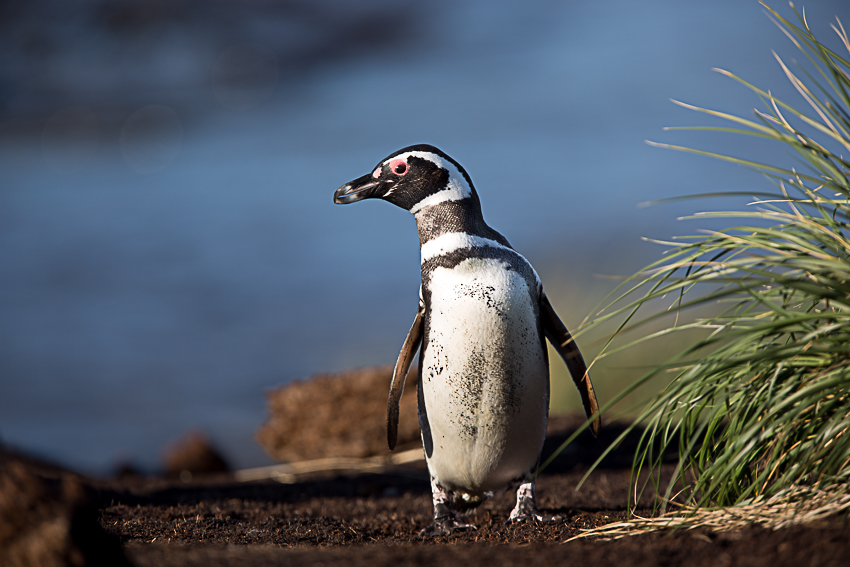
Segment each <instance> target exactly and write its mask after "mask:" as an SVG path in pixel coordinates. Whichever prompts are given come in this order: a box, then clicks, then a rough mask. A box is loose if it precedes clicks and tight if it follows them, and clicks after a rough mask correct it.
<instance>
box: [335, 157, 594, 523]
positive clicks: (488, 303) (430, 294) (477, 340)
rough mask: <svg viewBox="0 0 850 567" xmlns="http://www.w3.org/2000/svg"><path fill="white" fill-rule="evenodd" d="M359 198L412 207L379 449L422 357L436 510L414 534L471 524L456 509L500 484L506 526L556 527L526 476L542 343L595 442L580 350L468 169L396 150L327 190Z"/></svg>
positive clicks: (540, 383) (536, 426)
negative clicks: (414, 291)
mask: <svg viewBox="0 0 850 567" xmlns="http://www.w3.org/2000/svg"><path fill="white" fill-rule="evenodd" d="M363 199H382V200H384V201H387V202H389V203H392V204H393V205H396V206H398V207H401V208H402V209H406V210H408V211H410V212H411V213H412V214H413V216H414V217H415V219H416V227H417V230H418V232H419V245H420V252H421V270H422V281H421V285H420V288H419V307H418V309H417V312H416V316H415V318H414V320H413V324H412V325H411V327H410V331H409V332H408V334H407V337H406V338H405V340H404V343H403V345H402V349H401V352H400V353H399V356H398V359H397V361H396V365H395V369H394V370H393V377H392V381H391V384H390V392H389V398H388V400H387V444H388V446H389V448H390V450H392V449H394V448H395V444H396V440H397V436H398V408H399V400H400V398H401V395H402V392H403V390H404V380H405V377H406V376H407V372H408V370H409V368H410V364H411V361H412V360H413V357H414V356H416V353H417V351H419V381H418V385H417V400H418V412H419V426H420V430H421V435H422V444H423V447H424V450H425V460H426V463H427V466H428V472H429V474H430V477H431V492H432V501H433V512H434V519H433V522H432V523H431V524H430V525H429V526H428V527H427V528H425V529H423V530H422V532H420V533H421V535H422V536H426V537H427V536H436V535H442V534H448V533H451V532H452V531H454V530H458V529H468V528H474V526H472V525H470V524H467V523H465V522H464V520H463V518H462V515H461V514H462V513H463V512H465V511H466V510H468V509H470V508H472V507H475V506H477V505H478V504H480V503H481V502H483V500H484V499H485V498H486V497H487V496H490V495H492V493H493V492H494V491H497V490H503V489H516V506H515V507H514V508H513V510H512V511H511V513H510V516H509V519H508V521H509V522H517V521H525V520H530V521H538V522H551V521H554V520H556V519H557V518H553V517H551V516H546V515H543V514H541V513H540V512H539V511H538V509H537V502H536V499H535V493H534V481H533V475H534V473H535V471H536V469H537V467H538V465H539V462H540V453H541V451H542V448H543V441H544V439H545V436H546V425H547V422H548V418H549V361H548V354H547V349H546V340H547V339H548V340H549V341H550V342H551V343H552V345H553V346H554V348H555V350H556V351H557V352H558V354H559V355H560V356H561V357H562V358H563V360H564V362H565V363H566V365H567V368H568V369H569V371H570V374H571V376H572V379H573V381H574V382H575V385H576V386H577V388H578V390H579V393H580V394H581V399H582V404H583V406H584V410H585V413H586V414H587V416H588V418H590V417H591V416H594V418H595V419H594V420H593V422H592V424H591V431H592V432H593V434H594V435H597V434H598V432H599V428H600V426H601V420H600V416H599V404H598V402H597V399H596V394H595V393H594V390H593V384H592V383H591V381H590V376H589V375H588V372H587V367H586V365H585V362H584V359H583V358H582V355H581V352H580V351H579V349H578V346H577V345H576V343H575V341H574V340H573V338H572V336H571V335H570V332H569V331H568V330H567V328H566V326H564V324H563V323H562V322H561V320H560V318H559V317H558V315H557V314H556V313H555V310H554V309H553V308H552V304H551V303H550V302H549V299H548V298H547V297H546V294H545V293H544V291H543V285H542V284H541V281H540V278H539V277H538V275H537V272H536V271H535V270H534V268H533V267H532V266H531V264H530V263H529V262H528V260H526V259H525V258H524V257H523V256H522V255H520V254H519V253H518V252H517V251H516V250H514V249H513V247H512V246H511V245H510V244H509V243H508V241H507V239H506V238H505V237H504V236H502V235H501V234H499V233H498V232H496V231H495V230H494V229H492V228H490V226H489V225H487V223H486V222H485V221H484V216H483V214H482V212H481V202H480V200H479V198H478V193H477V192H476V191H475V187H474V186H473V184H472V179H470V177H469V175H468V174H467V172H466V170H465V169H464V168H463V167H462V166H461V165H460V164H459V163H458V162H457V161H455V160H454V159H452V158H451V157H449V156H448V155H447V154H445V153H444V152H442V151H441V150H439V149H437V148H435V147H434V146H431V145H427V144H419V145H414V146H409V147H406V148H403V149H401V150H398V151H397V152H395V153H393V154H391V155H389V156H388V157H386V158H385V159H383V160H382V161H381V162H380V163H379V164H378V165H377V166H376V167H375V168H373V170H372V171H371V173H368V174H366V175H364V176H362V177H360V178H358V179H355V180H354V181H351V182H349V183H346V184H345V185H342V186H341V187H339V188H338V189H337V190H336V191H335V192H334V203H336V204H349V203H354V202H357V201H361V200H363Z"/></svg>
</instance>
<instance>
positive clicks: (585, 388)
mask: <svg viewBox="0 0 850 567" xmlns="http://www.w3.org/2000/svg"><path fill="white" fill-rule="evenodd" d="M540 317H541V318H542V319H543V332H544V333H545V334H546V338H547V339H549V342H550V343H552V346H554V347H555V350H557V351H558V354H560V355H561V358H563V359H564V363H565V364H566V365H567V368H568V369H569V371H570V375H571V376H572V377H573V382H574V383H575V385H576V388H578V392H579V394H581V403H582V405H583V406H584V413H585V414H586V415H587V417H590V416H592V415H594V414H596V419H594V420H593V423H591V424H590V430H591V431H592V432H593V435H594V436H598V435H599V429H600V427H601V426H602V419H601V417H600V416H599V413H598V412H599V402H598V401H597V400H596V393H595V392H594V391H593V383H592V382H591V381H590V375H589V374H588V373H587V366H586V365H585V363H584V358H582V356H581V351H579V349H578V345H576V343H575V341H574V340H573V337H572V335H571V334H570V332H569V331H568V330H567V327H566V325H564V323H563V322H561V319H560V318H559V317H558V314H557V313H555V309H554V308H553V307H552V304H551V303H549V298H548V297H546V294H545V293H543V291H542V290H541V292H540Z"/></svg>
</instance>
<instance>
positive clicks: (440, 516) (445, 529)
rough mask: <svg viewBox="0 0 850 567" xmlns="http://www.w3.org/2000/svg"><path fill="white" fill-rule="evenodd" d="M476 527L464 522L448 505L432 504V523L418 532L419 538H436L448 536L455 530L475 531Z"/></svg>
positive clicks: (444, 503)
mask: <svg viewBox="0 0 850 567" xmlns="http://www.w3.org/2000/svg"><path fill="white" fill-rule="evenodd" d="M477 529H478V528H477V527H476V526H473V525H472V524H467V523H466V522H464V521H463V520H462V519H461V517H460V514H458V513H457V512H456V511H454V510H452V509H451V508H450V507H449V505H448V503H447V502H445V501H443V502H435V503H434V521H433V522H431V524H430V525H429V526H428V527H427V528H424V529H423V530H422V531H420V532H419V536H420V537H436V536H441V535H448V534H450V533H452V532H454V531H456V530H477Z"/></svg>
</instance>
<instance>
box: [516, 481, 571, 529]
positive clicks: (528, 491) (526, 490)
mask: <svg viewBox="0 0 850 567" xmlns="http://www.w3.org/2000/svg"><path fill="white" fill-rule="evenodd" d="M560 519H561V517H560V516H549V515H548V514H541V513H540V510H538V509H537V498H536V497H535V495H534V483H532V482H525V483H523V484H521V485H520V487H519V488H518V489H517V491H516V506H514V509H513V510H511V515H510V516H509V517H508V520H507V521H506V522H505V524H514V523H519V522H525V521H526V520H528V521H532V522H538V523H540V524H552V523H554V522H557V521H559V520H560Z"/></svg>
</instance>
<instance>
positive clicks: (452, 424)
mask: <svg viewBox="0 0 850 567" xmlns="http://www.w3.org/2000/svg"><path fill="white" fill-rule="evenodd" d="M428 292H429V295H430V301H429V305H428V307H429V316H428V318H427V322H426V344H424V345H423V350H422V354H421V356H422V376H421V380H422V388H423V397H424V403H425V409H426V412H427V418H428V422H429V426H430V431H431V438H432V442H433V453H432V454H431V456H430V458H429V459H428V466H429V469H430V471H431V473H432V474H433V475H434V476H435V478H437V480H438V481H439V482H440V483H441V484H442V485H443V486H445V487H446V488H449V489H451V490H458V491H462V492H467V493H471V494H480V493H482V492H486V491H490V490H495V489H499V488H504V487H505V486H506V485H507V484H509V483H510V482H511V481H513V480H516V479H518V478H520V477H522V476H523V475H525V474H526V473H528V472H529V471H530V470H531V469H532V468H533V467H534V466H535V465H536V463H537V460H538V458H539V455H540V450H541V447H542V444H543V439H544V437H545V433H546V422H547V416H548V406H549V368H548V363H547V359H546V352H545V350H544V343H543V340H542V337H541V336H540V331H539V324H538V316H539V314H538V312H537V309H536V305H537V304H538V303H537V302H538V293H539V291H538V289H529V285H528V283H527V281H526V279H525V278H524V277H523V276H522V275H521V274H519V273H518V272H517V271H515V270H512V269H510V267H509V266H508V265H507V264H506V263H505V262H503V261H501V260H498V259H479V258H470V259H467V260H464V261H462V262H461V263H460V264H458V265H457V266H455V267H454V268H451V269H448V268H442V267H437V268H435V270H434V271H433V272H432V274H431V277H430V279H429V282H428Z"/></svg>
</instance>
